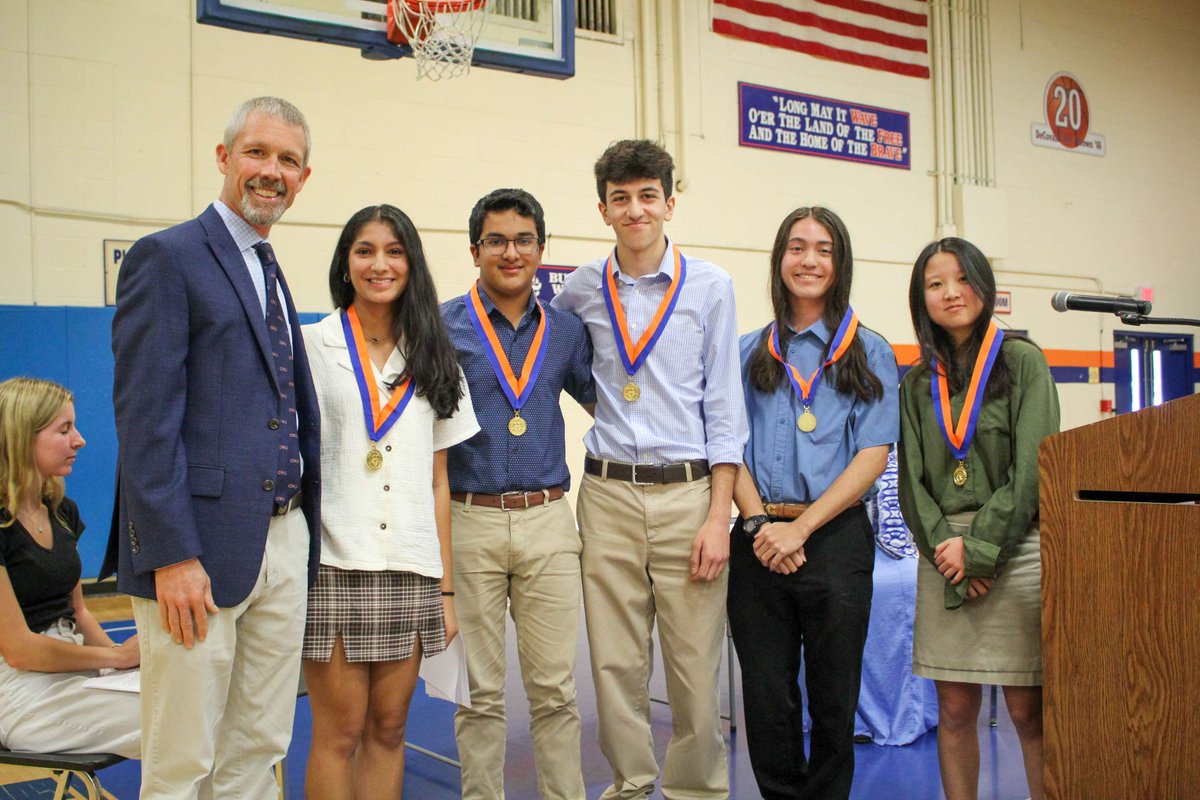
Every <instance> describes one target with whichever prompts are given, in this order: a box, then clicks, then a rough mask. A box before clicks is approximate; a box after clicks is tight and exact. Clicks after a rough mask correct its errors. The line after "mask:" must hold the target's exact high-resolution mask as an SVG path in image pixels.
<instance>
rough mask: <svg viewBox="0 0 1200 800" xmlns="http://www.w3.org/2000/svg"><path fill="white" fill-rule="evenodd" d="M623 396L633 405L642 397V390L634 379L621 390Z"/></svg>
mask: <svg viewBox="0 0 1200 800" xmlns="http://www.w3.org/2000/svg"><path fill="white" fill-rule="evenodd" d="M621 396H622V397H624V398H625V399H626V400H628V401H629V402H630V403H633V402H636V401H637V399H638V398H639V397H641V396H642V390H641V389H639V388H638V385H637V384H636V383H634V382H633V378H630V379H629V383H627V384H625V388H624V389H622V390H621Z"/></svg>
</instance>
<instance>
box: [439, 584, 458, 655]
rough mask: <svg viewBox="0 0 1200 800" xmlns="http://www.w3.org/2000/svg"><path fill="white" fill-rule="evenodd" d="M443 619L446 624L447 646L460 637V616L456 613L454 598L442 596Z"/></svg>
mask: <svg viewBox="0 0 1200 800" xmlns="http://www.w3.org/2000/svg"><path fill="white" fill-rule="evenodd" d="M442 619H443V620H445V622H446V644H450V641H451V640H452V639H453V638H454V637H455V636H457V635H458V614H457V613H455V611H454V598H453V597H450V596H449V595H442Z"/></svg>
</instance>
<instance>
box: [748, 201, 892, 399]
mask: <svg viewBox="0 0 1200 800" xmlns="http://www.w3.org/2000/svg"><path fill="white" fill-rule="evenodd" d="M810 217H811V218H812V219H814V220H816V221H817V222H819V223H821V225H823V226H825V230H827V231H829V236H830V238H831V239H832V240H833V284H832V285H831V286H830V287H829V291H828V292H826V294H825V314H824V317H823V319H824V321H825V326H826V327H827V328H829V331H830V333H832V332H833V331H836V330H837V329H838V325H840V324H841V322H842V317H844V316H845V315H846V310H847V309H849V308H850V286H851V284H852V283H853V282H854V253H853V252H852V251H851V249H850V234H849V233H848V232H847V231H846V224H845V223H844V222H842V219H841V217H839V216H838V215H837V214H835V213H833V212H832V211H830V210H829V209H828V208H823V207H821V206H804V207H802V208H797V209H796V210H795V211H793V212H791V213H790V214H788V215H787V216H786V217H784V218H783V222H781V223H780V224H779V230H778V231H777V232H776V233H775V244H774V246H773V247H772V248H771V271H770V275H769V276H768V280H767V284H768V287H769V290H770V293H771V308H772V310H773V311H774V314H775V325H776V326H778V328H779V330H780V331H782V332H786V331H787V329H788V323H789V322H790V320H791V306H790V305H789V303H788V289H787V285H786V284H784V282H783V272H782V267H783V256H784V254H785V253H786V252H787V247H788V241H789V240H790V239H791V233H792V226H793V225H795V224H796V223H797V222H799V221H800V220H802V219H809V218H810ZM860 326H861V324H860ZM770 338H771V329H770V328H767V329H765V330H764V331H763V335H762V338H761V339H759V342H758V346H757V347H756V348H755V350H754V355H753V356H751V358H750V383H751V385H752V386H754V388H755V389H758V390H759V391H760V392H773V391H775V390H776V389H778V388H779V384H780V382H781V381H783V380H785V375H784V372H783V364H780V363H779V362H778V361H777V360H776V359H775V357H774V356H772V355H771V351H770V350H769V349H768V341H769V340H770ZM788 341H789V337H788V336H786V335H784V334H783V333H781V334H780V336H779V348H780V353H779V354H780V355H781V356H783V358H784V360H787V347H788ZM830 344H832V339H831V340H830V342H827V343H826V345H825V349H824V351H822V353H821V360H822V361H824V360H825V359H826V358H827V357H828V356H829V345H830ZM829 371H830V372H831V374H832V378H833V381H834V384H833V385H834V387H835V388H836V389H837V390H838V391H839V392H841V393H842V394H854V395H858V397H860V398H861V399H863V400H866V401H871V400H878V399H880V398H882V397H883V383H881V382H880V380H879V378H878V377H877V376H876V375H875V373H874V372H872V371H871V366H870V364H869V363H868V362H867V350H866V348H865V347H863V343H862V340H861V339H860V338H859V337H858V336H855V337H854V341H853V342H851V343H850V347H848V348H847V349H846V352H845V353H843V354H842V357H841V358H840V359H838V361H837V363H836V364H834V365H833V366H832V367H830V368H829Z"/></svg>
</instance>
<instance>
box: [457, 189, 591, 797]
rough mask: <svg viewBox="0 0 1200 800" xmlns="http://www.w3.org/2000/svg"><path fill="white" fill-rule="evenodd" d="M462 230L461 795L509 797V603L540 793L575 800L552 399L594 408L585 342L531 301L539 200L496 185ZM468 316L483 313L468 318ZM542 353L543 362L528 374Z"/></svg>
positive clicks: (576, 327) (563, 518)
mask: <svg viewBox="0 0 1200 800" xmlns="http://www.w3.org/2000/svg"><path fill="white" fill-rule="evenodd" d="M468 227H469V232H470V237H471V256H472V257H473V258H474V260H475V266H476V267H477V268H478V269H479V281H478V283H477V284H476V285H475V286H474V287H473V288H472V290H471V291H470V292H468V293H467V294H465V295H463V296H461V297H456V298H454V299H453V300H450V301H448V302H446V303H444V304H443V305H442V314H443V317H444V318H445V320H446V326H447V328H448V329H449V331H450V339H451V341H452V342H453V343H454V346H455V347H456V348H457V350H458V353H459V360H460V363H461V365H462V368H463V372H464V374H465V375H466V377H467V384H468V385H469V386H470V389H471V398H472V402H473V404H474V406H475V414H476V418H477V419H478V421H479V428H480V430H479V433H477V434H476V435H475V436H473V437H471V438H470V439H468V440H467V441H465V442H463V443H461V444H459V445H456V446H455V447H453V448H451V449H450V453H449V460H448V473H449V477H450V492H451V494H450V499H451V504H450V514H451V521H452V528H453V530H454V574H455V578H456V580H457V582H458V593H457V594H458V597H457V599H458V603H457V610H458V620H459V624H460V625H461V629H462V635H463V641H464V643H465V644H466V649H467V665H468V674H469V676H470V686H471V707H470V708H466V707H459V709H458V712H457V713H456V714H455V719H454V729H455V734H456V736H457V739H458V752H459V754H460V756H459V757H460V758H461V759H462V793H463V797H464V798H467V799H468V800H484V799H485V798H486V799H487V800H492V799H493V798H495V799H499V798H503V797H504V796H505V795H504V746H505V733H506V731H505V714H504V680H505V664H506V657H505V651H504V648H505V619H504V616H505V609H506V607H507V609H508V611H509V613H511V615H512V618H513V622H514V623H515V624H516V628H517V651H518V654H519V658H520V662H521V678H522V680H523V681H524V684H525V693H526V695H528V697H529V713H530V717H531V718H532V720H531V727H532V734H533V749H534V760H535V763H536V765H537V772H538V787H539V789H540V790H541V794H542V796H543V797H554V798H564V800H565V799H567V798H570V800H583V798H584V786H583V776H582V772H581V768H580V751H579V711H578V709H577V708H576V705H575V678H574V670H575V646H576V640H577V634H578V625H579V602H580V584H579V553H580V549H581V545H580V541H579V533H578V532H577V531H576V529H575V519H574V516H573V515H572V513H571V508H570V506H569V505H568V504H567V503H566V501H565V500H563V499H562V498H563V493H564V492H565V491H566V490H567V489H569V488H570V484H571V474H570V472H568V471H567V463H566V457H565V438H564V432H563V415H562V410H561V409H560V407H559V396H560V394H561V393H562V391H563V390H564V389H565V390H566V391H567V393H568V394H570V395H571V396H572V397H574V398H575V399H576V400H577V401H579V402H580V403H581V404H583V405H584V406H585V407H588V408H589V409H590V406H591V404H592V403H594V402H595V400H596V395H595V390H594V387H593V384H592V371H591V363H592V346H591V343H590V341H589V339H588V335H587V331H585V330H584V327H583V323H582V322H580V321H579V320H578V319H577V318H575V317H574V316H573V315H571V314H569V313H567V312H565V311H559V310H557V309H553V308H550V307H549V306H548V305H543V304H542V303H540V302H538V300H537V297H536V295H535V294H534V292H533V281H534V277H535V276H536V274H537V270H538V268H539V267H540V266H541V265H542V252H543V250H544V249H545V246H546V222H545V219H544V216H543V213H542V207H541V205H540V204H539V203H538V201H537V200H536V199H535V198H534V197H533V195H531V194H529V193H528V192H526V191H524V190H521V189H497V190H495V191H493V192H491V193H490V194H488V195H486V196H485V197H483V198H482V199H480V200H479V202H477V203H476V204H475V208H474V209H473V210H472V211H471V218H470V222H469V226H468ZM473 295H474V296H473ZM471 309H479V310H481V311H482V312H483V313H482V314H479V313H478V311H477V312H476V317H475V319H472V316H471ZM543 321H544V326H543V324H542V323H543ZM477 326H478V327H477ZM489 326H490V328H491V333H492V334H494V336H495V340H494V344H493V341H492V339H491V337H490V335H489V334H488V331H487V330H486V328H487V327H489ZM481 333H483V334H484V335H482V336H481V335H480V334H481ZM497 346H498V349H499V351H500V352H497V351H496V349H497ZM539 346H540V347H541V348H543V349H544V353H545V355H544V357H543V358H542V360H541V362H540V371H538V372H537V374H536V376H535V375H534V374H533V372H532V369H533V367H534V365H536V364H537V363H538V359H537V357H536V354H537V352H538V347H539ZM505 362H507V364H508V366H509V368H510V370H511V373H512V376H513V377H514V378H517V379H520V378H521V377H523V376H525V377H527V378H528V380H529V381H530V382H532V388H531V389H530V390H529V391H528V396H525V394H524V393H523V392H521V391H519V390H516V389H515V387H514V389H513V391H512V394H513V395H514V396H515V397H516V399H517V401H518V402H517V403H516V406H518V407H514V402H513V399H512V398H510V396H509V394H508V393H506V392H505V390H504V388H503V385H502V383H501V381H502V380H505V381H507V376H505V374H504V372H503V366H502V365H503V364H504V363H505ZM494 363H495V366H494V365H493V364H494ZM496 366H499V367H500V369H501V372H500V374H497V370H496ZM535 378H536V380H535Z"/></svg>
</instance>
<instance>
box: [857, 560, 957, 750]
mask: <svg viewBox="0 0 1200 800" xmlns="http://www.w3.org/2000/svg"><path fill="white" fill-rule="evenodd" d="M874 577H875V593H874V596H873V597H872V599H871V624H870V627H869V628H868V629H867V646H866V650H865V651H864V653H863V675H862V689H861V691H860V693H859V696H858V714H857V715H856V717H855V721H854V732H855V733H856V734H865V735H867V736H870V737H871V741H873V742H874V743H875V744H909V743H910V742H912V741H914V740H916V739H918V738H919V737H921V736H922V735H923V734H924V733H925V732H926V731H928V730H929V729H931V728H933V727H936V726H937V692H936V691H935V690H934V686H933V681H931V680H928V679H927V678H918V677H917V676H916V675H913V673H912V626H913V614H914V612H915V611H916V607H917V606H916V604H917V559H916V558H900V559H896V558H892V557H891V556H889V555H887V554H886V553H884V552H883V551H882V550H880V549H879V548H876V550H875V573H874Z"/></svg>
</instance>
